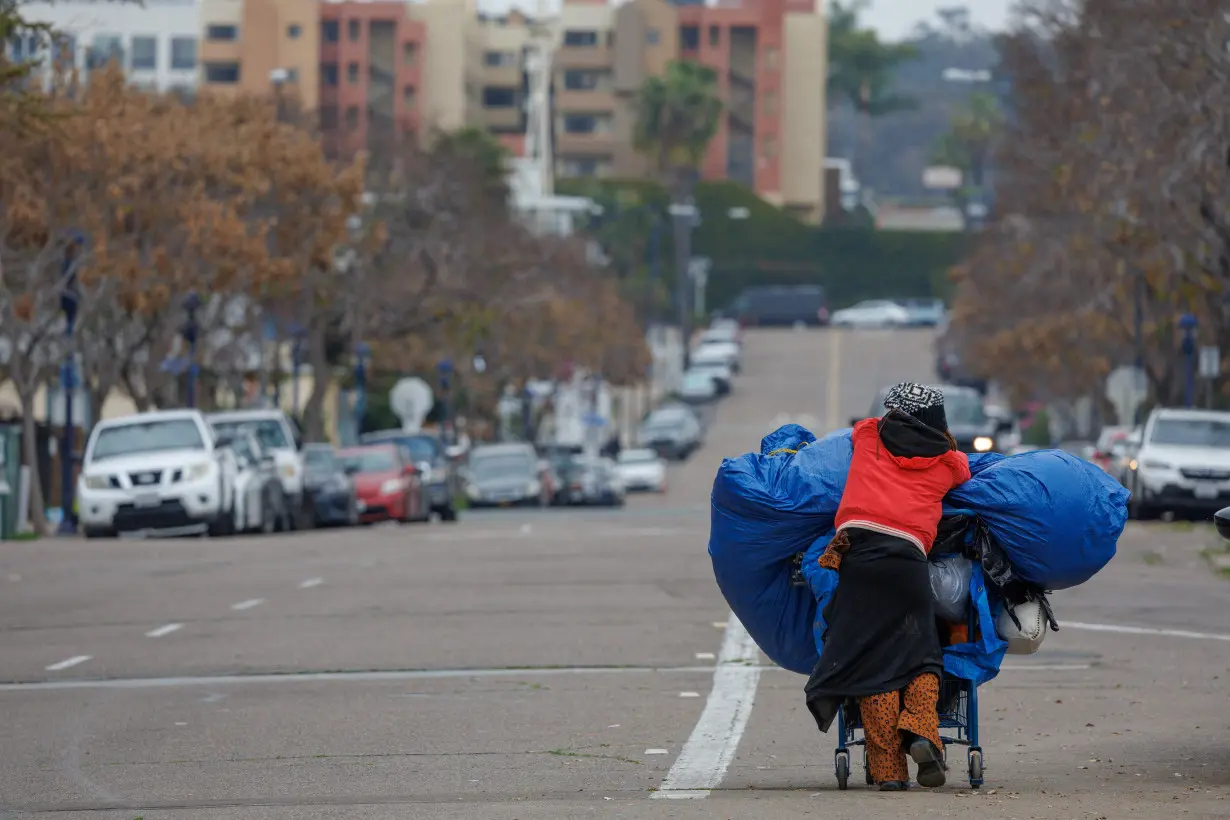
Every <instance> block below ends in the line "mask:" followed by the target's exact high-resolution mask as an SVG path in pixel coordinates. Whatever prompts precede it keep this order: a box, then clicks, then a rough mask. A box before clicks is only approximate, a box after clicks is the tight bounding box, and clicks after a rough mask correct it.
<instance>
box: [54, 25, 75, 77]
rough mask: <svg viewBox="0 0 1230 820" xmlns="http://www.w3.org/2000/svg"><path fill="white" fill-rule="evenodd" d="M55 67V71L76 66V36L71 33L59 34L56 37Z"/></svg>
mask: <svg viewBox="0 0 1230 820" xmlns="http://www.w3.org/2000/svg"><path fill="white" fill-rule="evenodd" d="M53 49H54V52H55V67H56V70H57V71H72V70H73V69H74V68H76V66H77V38H76V37H73V36H72V35H71V34H61V35H59V36H58V37H56V40H55V45H54V46H53Z"/></svg>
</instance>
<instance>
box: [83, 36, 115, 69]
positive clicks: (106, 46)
mask: <svg viewBox="0 0 1230 820" xmlns="http://www.w3.org/2000/svg"><path fill="white" fill-rule="evenodd" d="M112 60H116V61H117V62H119V63H120V65H123V64H124V41H123V40H122V39H120V37H119V36H118V35H115V34H99V35H96V36H95V37H94V42H93V44H92V45H91V46H90V53H89V54H88V55H87V59H86V64H87V68H102V67H103V66H105V65H107V63H109V62H111V61H112Z"/></svg>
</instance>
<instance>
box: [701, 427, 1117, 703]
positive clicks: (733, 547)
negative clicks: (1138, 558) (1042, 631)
mask: <svg viewBox="0 0 1230 820" xmlns="http://www.w3.org/2000/svg"><path fill="white" fill-rule="evenodd" d="M852 455H853V450H852V447H851V443H850V430H849V429H845V430H838V431H836V432H833V433H830V434H829V435H827V436H825V437H824V438H822V439H819V440H817V439H816V437H815V436H813V435H812V434H811V433H810V432H808V431H807V430H806V429H804V428H802V427H800V426H798V425H795V424H788V425H786V426H784V427H781V428H780V429H778V430H776V431H774V432H773V433H771V434H769V435H768V436H766V437H765V438H764V440H763V441H762V442H761V446H760V451H759V452H757V453H747V454H745V455H742V456H739V457H738V458H728V459H726V460H724V461H723V462H722V466H721V467H720V468H719V469H718V474H717V478H716V479H715V480H714V483H713V494H712V505H711V507H712V518H711V524H710V534H709V555H710V557H711V559H712V561H713V571H714V575H715V576H716V578H717V583H718V586H719V587H720V588H721V590H722V594H723V595H724V596H725V597H726V601H727V603H729V604H730V607H731V609H732V610H734V613H735V615H737V616H738V617H739V620H740V621H742V622H743V625H744V626H745V627H746V628H747V630H748V632H749V633H750V634H751V636H752V637H753V638H754V639H755V640H756V643H757V644H759V645H760V648H761V649H762V650H764V653H765V654H766V655H768V656H769V657H770V658H772V659H773V661H774V662H775V663H778V664H780V665H781V666H783V667H785V668H787V669H790V670H793V671H795V672H799V673H801V674H810V672H811V670H812V667H814V666H815V663H816V660H817V659H818V657H819V656H818V646H819V645H820V644H819V639H820V637H821V636H822V635H823V633H824V629H823V623H822V622H821V621H822V618H821V612H822V611H823V605H824V603H825V602H827V599H828V596H829V595H831V594H832V590H833V589H834V588H835V587H836V583H837V577H836V573H834V572H832V571H831V570H822V569H820V568H819V567H818V566H816V563H815V559H816V558H818V557H819V555H820V553H821V552H822V551H823V550H824V548H825V546H827V544H828V542H829V540H830V539H831V538H832V536H833V527H834V519H835V517H836V515H837V507H838V504H840V502H841V495H842V492H843V491H844V489H845V482H846V472H847V471H848V470H849V467H850V459H851V457H852ZM970 472H971V473H972V474H973V478H971V479H970V481H968V482H966V483H965V484H963V485H962V486H961V487H959V488H958V489H957V490H954V491H953V492H952V493H951V494H950V495H949V497H948V499H946V506H947V507H948V508H950V509H951V510H953V511H956V510H962V511H969V512H973V513H975V514H977V515H978V516H980V517H981V518H982V519H983V520H984V521H985V522H986V524H987V526H988V527H989V528H990V530H991V532H992V534H993V535H995V537H996V539H997V541H998V542H999V544H1000V546H1001V547H1003V549H1004V551H1005V553H1006V554H1007V556H1008V559H1009V561H1011V563H1012V565H1013V569H1014V570H1015V571H1016V573H1017V574H1018V575H1019V577H1021V578H1022V579H1024V580H1026V581H1030V582H1033V583H1035V584H1038V585H1039V586H1042V587H1044V588H1047V589H1063V588H1066V587H1071V586H1075V585H1077V584H1080V583H1083V582H1084V581H1087V580H1088V579H1089V578H1090V577H1092V576H1093V574H1094V573H1096V572H1097V571H1098V570H1100V569H1101V568H1102V567H1103V566H1105V565H1106V563H1107V562H1108V561H1110V559H1111V558H1112V557H1113V556H1114V554H1115V544H1116V542H1117V541H1118V538H1119V534H1120V533H1121V532H1122V531H1123V526H1124V523H1125V522H1126V520H1127V495H1128V493H1127V491H1126V490H1125V489H1124V488H1123V487H1121V486H1119V484H1118V482H1116V481H1114V480H1113V479H1112V478H1110V476H1108V475H1107V474H1106V473H1105V472H1104V471H1102V470H1101V469H1100V468H1098V467H1097V466H1096V465H1093V464H1089V463H1088V462H1085V461H1082V460H1080V459H1077V458H1075V457H1074V456H1071V455H1069V454H1067V453H1063V452H1059V451H1055V450H1043V451H1037V452H1031V453H1023V454H1021V455H1016V456H1011V457H1004V456H1000V455H995V454H985V455H972V456H970ZM800 552H806V553H807V555H806V557H805V559H804V562H803V571H804V574H805V575H806V577H807V580H808V582H809V584H810V585H811V589H810V590H809V589H803V588H800V587H795V586H793V585H791V583H790V564H791V560H792V559H793V558H794V556H795V555H796V554H798V553H800ZM970 592H971V600H972V601H974V602H975V605H976V608H977V609H978V611H979V615H980V619H979V620H980V623H982V624H992V623H993V618H992V617H991V616H992V615H993V614H994V612H995V611H996V610H997V607H998V602H996V601H994V600H993V595H992V594H991V593H990V591H988V590H987V588H986V585H985V583H984V581H983V578H982V573H981V572H975V573H974V576H973V577H972V578H971V581H970ZM818 602H819V605H818ZM981 632H982V635H983V641H982V642H981V643H980V644H978V645H974V644H965V645H962V646H960V647H949V648H948V649H947V650H946V653H945V663H946V665H948V666H949V667H950V668H949V671H950V672H953V674H958V672H957V671H956V670H957V669H958V668H959V669H961V670H963V672H965V674H960V676H961V677H966V678H969V679H973V680H976V682H983V681H985V680H989V679H990V678H991V677H994V673H995V671H996V670H998V668H999V661H1000V660H1001V659H1002V657H1003V642H1002V641H1000V640H999V639H998V638H997V637H996V636H995V631H994V628H990V629H982V630H981Z"/></svg>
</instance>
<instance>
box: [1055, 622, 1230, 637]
mask: <svg viewBox="0 0 1230 820" xmlns="http://www.w3.org/2000/svg"><path fill="white" fill-rule="evenodd" d="M1064 627H1067V628H1069V629H1083V630H1086V631H1087V632H1117V633H1119V634H1121V635H1157V636H1160V637H1164V638H1191V639H1192V640H1197V641H1230V635H1226V634H1223V633H1218V632H1193V631H1191V630H1188V629H1155V628H1153V627H1148V626H1121V625H1119V624H1083V623H1076V622H1074V621H1062V622H1061V623H1060V628H1064Z"/></svg>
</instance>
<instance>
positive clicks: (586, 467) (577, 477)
mask: <svg viewBox="0 0 1230 820" xmlns="http://www.w3.org/2000/svg"><path fill="white" fill-rule="evenodd" d="M624 495H625V489H624V483H623V479H622V478H621V477H620V475H619V473H618V472H617V471H616V469H615V462H614V461H612V460H611V459H609V458H589V457H586V456H582V457H580V458H578V459H576V461H575V463H574V465H573V467H572V469H571V470H569V472H568V503H569V504H573V505H586V506H597V505H601V506H607V507H622V506H623V504H624Z"/></svg>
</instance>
